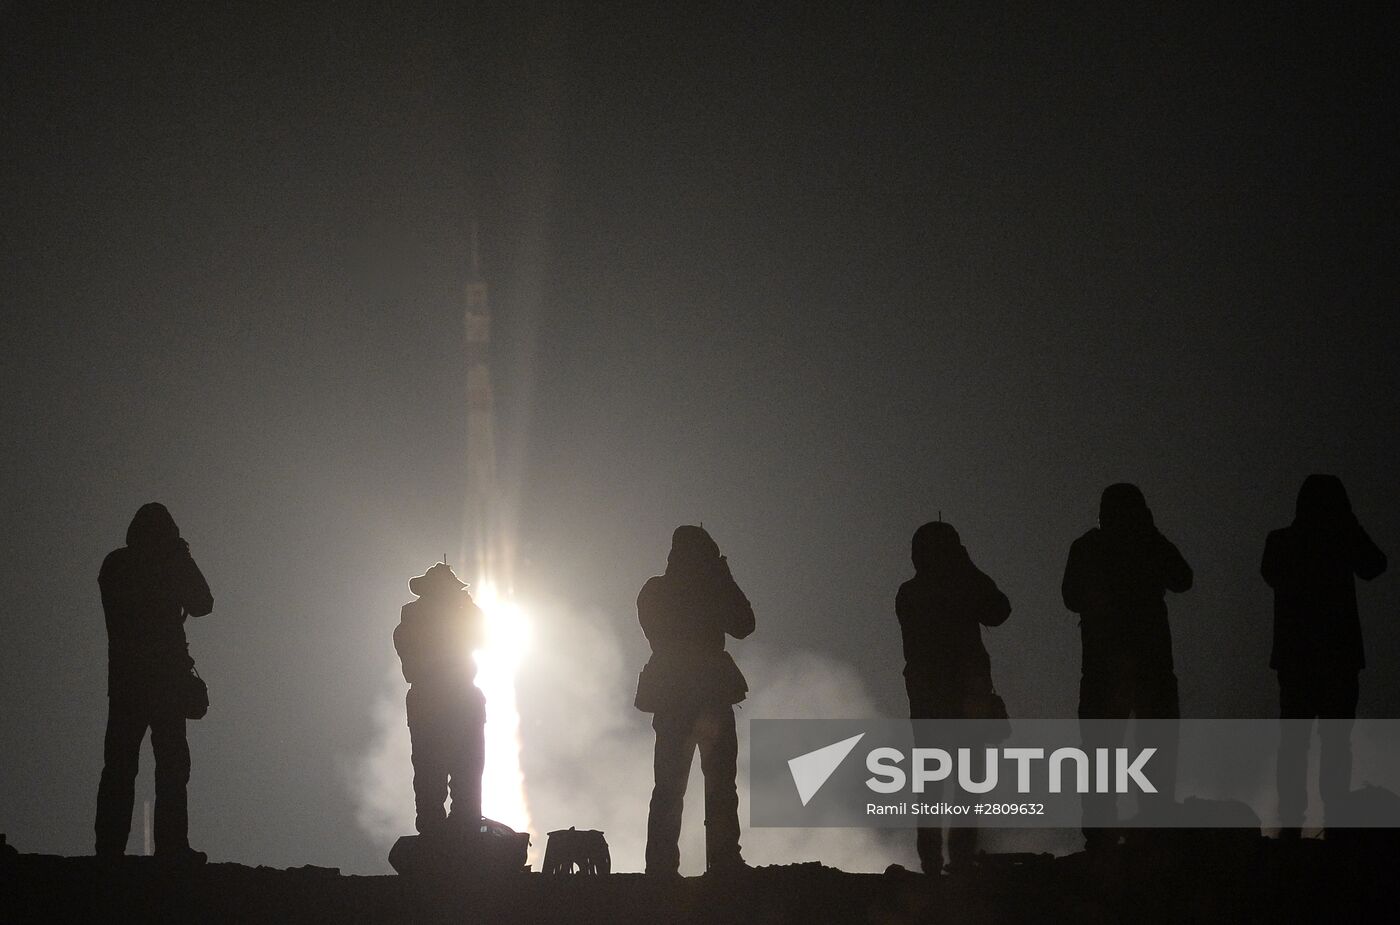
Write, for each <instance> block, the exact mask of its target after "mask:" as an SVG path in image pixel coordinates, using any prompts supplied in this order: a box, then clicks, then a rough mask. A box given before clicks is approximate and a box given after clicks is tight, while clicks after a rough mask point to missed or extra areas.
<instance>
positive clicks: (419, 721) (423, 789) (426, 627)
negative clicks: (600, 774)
mask: <svg viewBox="0 0 1400 925" xmlns="http://www.w3.org/2000/svg"><path fill="white" fill-rule="evenodd" d="M408 588H409V590H410V591H412V592H413V593H414V594H416V595H418V599H417V600H415V601H410V602H409V603H407V604H405V605H404V606H403V611H402V615H401V618H400V620H399V625H398V626H397V627H396V628H395V629H394V649H395V650H396V651H397V652H398V654H399V661H400V663H401V664H402V667H403V678H404V680H405V681H407V682H408V683H409V685H410V687H409V689H408V695H407V697H406V698H405V707H406V709H407V712H408V731H409V735H410V737H411V738H412V742H413V799H414V804H415V807H416V809H417V818H416V820H415V821H416V826H417V829H418V832H419V833H420V834H421V835H424V836H438V835H444V834H448V833H452V834H461V835H466V834H475V832H476V829H477V827H478V826H479V825H480V823H481V775H482V771H483V770H484V769H485V767H486V698H485V697H484V696H483V695H482V693H481V691H480V690H479V689H478V688H477V686H476V661H475V660H474V659H473V658H472V652H473V651H475V650H476V649H478V648H480V646H481V641H482V633H483V632H484V629H485V625H484V624H485V616H484V615H483V614H482V612H481V609H480V608H479V607H477V606H476V604H475V603H474V602H473V601H472V598H471V595H470V594H468V593H467V586H466V584H465V583H464V582H462V581H460V580H459V579H458V578H457V576H456V574H454V573H453V571H452V569H451V568H449V567H448V565H447V564H446V563H445V562H439V563H438V564H436V565H434V566H433V567H432V568H430V569H428V571H427V572H425V573H424V574H422V575H419V576H418V577H416V578H413V579H410V580H409V582H408ZM449 793H450V795H451V797H452V812H451V815H450V816H449V815H448V813H447V811H446V809H445V808H444V803H445V801H446V800H447V798H448V795H449Z"/></svg>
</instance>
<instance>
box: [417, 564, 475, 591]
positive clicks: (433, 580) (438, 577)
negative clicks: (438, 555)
mask: <svg viewBox="0 0 1400 925" xmlns="http://www.w3.org/2000/svg"><path fill="white" fill-rule="evenodd" d="M466 587H467V583H466V582H465V581H462V580H461V579H460V578H458V577H457V573H456V572H454V571H452V567H451V566H450V565H448V564H447V563H446V562H439V563H437V564H436V565H434V566H433V567H432V568H430V569H428V570H427V571H426V572H424V573H423V574H421V575H419V576H417V577H415V578H410V579H409V580H408V590H409V591H412V592H413V593H414V594H416V595H417V596H419V597H423V596H424V595H425V594H433V593H435V592H438V591H463V590H465V589H466Z"/></svg>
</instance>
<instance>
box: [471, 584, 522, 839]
mask: <svg viewBox="0 0 1400 925" xmlns="http://www.w3.org/2000/svg"><path fill="white" fill-rule="evenodd" d="M473 597H474V599H475V600H476V603H477V606H478V607H480V608H481V610H482V613H484V614H485V615H486V632H485V643H484V645H483V646H482V648H480V649H478V650H477V651H476V652H474V653H473V658H474V659H475V660H476V667H477V675H476V684H477V687H479V688H480V689H481V692H482V693H483V694H484V695H485V696H486V771H485V774H484V775H483V776H482V782H481V798H482V800H481V805H482V812H483V813H485V815H486V816H487V817H489V818H491V819H498V820H500V821H501V822H504V823H505V824H506V825H509V826H511V827H512V828H514V829H516V830H517V831H522V832H523V831H528V830H529V828H530V811H529V806H528V803H527V801H526V798H525V775H524V773H523V772H522V771H521V768H520V711H519V708H518V706H517V703H516V692H515V675H516V671H517V670H518V669H519V667H520V663H521V661H522V660H523V659H524V657H525V653H526V651H527V650H528V649H529V646H530V623H529V619H528V617H527V616H526V614H525V612H524V610H523V609H522V608H521V607H520V605H519V604H518V603H517V602H516V601H515V600H513V599H512V598H511V597H510V596H509V595H507V594H502V593H501V592H500V591H499V589H497V587H496V586H495V584H494V583H492V582H491V580H490V579H482V580H480V581H479V582H478V583H477V584H476V586H475V587H474V588H473Z"/></svg>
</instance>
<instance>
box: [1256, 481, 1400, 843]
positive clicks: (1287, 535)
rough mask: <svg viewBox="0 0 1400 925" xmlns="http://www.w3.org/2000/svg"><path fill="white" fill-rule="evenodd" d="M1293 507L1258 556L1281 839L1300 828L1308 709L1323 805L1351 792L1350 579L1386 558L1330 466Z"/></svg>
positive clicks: (1354, 621)
mask: <svg viewBox="0 0 1400 925" xmlns="http://www.w3.org/2000/svg"><path fill="white" fill-rule="evenodd" d="M1295 510H1296V513H1295V516H1294V518H1293V523H1291V524H1289V525H1288V526H1286V527H1281V528H1279V529H1278V530H1274V531H1273V532H1272V533H1270V534H1269V536H1268V539H1267V540H1266V541H1265V544H1264V558H1263V561H1262V562H1261V563H1260V572H1261V573H1262V574H1263V576H1264V580H1265V581H1266V582H1268V584H1269V587H1271V588H1273V590H1274V645H1273V653H1272V655H1271V656H1270V659H1269V667H1270V668H1273V669H1274V670H1275V671H1277V672H1278V687H1279V715H1280V716H1281V717H1282V718H1283V719H1284V720H1285V721H1289V720H1292V721H1293V722H1284V723H1283V728H1282V732H1281V737H1280V741H1279V751H1278V764H1277V769H1276V773H1277V782H1278V802H1279V817H1280V822H1281V823H1282V827H1281V829H1280V831H1279V837H1280V838H1281V839H1283V840H1285V841H1293V840H1296V839H1298V838H1300V837H1301V836H1302V825H1303V816H1304V813H1305V812H1306V810H1307V805H1308V745H1309V740H1310V739H1311V737H1312V735H1311V727H1312V721H1313V720H1314V719H1317V720H1319V722H1318V737H1319V738H1320V739H1321V740H1322V755H1321V761H1320V762H1319V765H1320V766H1319V772H1318V773H1319V781H1318V789H1319V791H1320V795H1321V797H1322V802H1323V810H1324V812H1325V811H1326V809H1327V804H1328V803H1329V802H1330V803H1331V804H1332V806H1333V808H1334V809H1335V808H1336V806H1337V805H1338V803H1339V802H1340V801H1341V800H1343V799H1345V798H1346V797H1347V795H1348V794H1349V793H1350V792H1351V729H1352V720H1354V719H1355V718H1356V704H1357V700H1358V699H1359V695H1360V684H1359V680H1358V679H1359V676H1360V672H1361V669H1362V668H1364V667H1365V666H1366V655H1365V650H1364V648H1363V647H1362V644H1361V619H1360V617H1359V615H1358V613H1357V607H1356V579H1357V578H1360V579H1361V580H1363V581H1370V580H1372V579H1373V578H1376V577H1378V576H1379V575H1380V574H1381V573H1383V572H1384V571H1385V567H1386V558H1385V553H1383V552H1381V550H1380V548H1379V547H1378V546H1376V544H1375V542H1374V541H1372V539H1371V537H1370V536H1369V535H1367V533H1366V531H1365V530H1364V529H1362V527H1361V524H1360V523H1359V522H1358V521H1357V519H1356V514H1355V513H1354V512H1353V511H1352V507H1351V499H1350V498H1349V497H1348V496H1347V490H1346V488H1345V486H1343V485H1342V480H1341V479H1339V478H1337V477H1336V476H1335V475H1323V474H1320V473H1317V474H1313V475H1310V476H1308V477H1307V478H1306V479H1304V480H1303V486H1302V488H1300V489H1299V490H1298V501H1297V506H1296V509H1295ZM1299 721H1301V722H1299ZM1324 821H1325V820H1324Z"/></svg>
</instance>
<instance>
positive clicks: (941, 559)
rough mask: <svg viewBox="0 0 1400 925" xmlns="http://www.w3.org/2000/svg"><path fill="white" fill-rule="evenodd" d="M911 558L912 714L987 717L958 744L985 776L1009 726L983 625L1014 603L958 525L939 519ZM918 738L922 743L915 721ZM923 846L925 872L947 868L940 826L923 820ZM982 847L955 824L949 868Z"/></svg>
mask: <svg viewBox="0 0 1400 925" xmlns="http://www.w3.org/2000/svg"><path fill="white" fill-rule="evenodd" d="M912 558H913V560H914V577H913V578H911V579H909V580H908V581H906V582H905V583H904V584H902V585H900V586H899V593H898V594H897V595H896V596H895V604H894V609H895V615H896V616H898V617H899V630H900V635H901V637H902V638H903V641H904V687H905V690H906V691H907V692H908V694H909V717H910V718H911V719H914V720H920V719H964V720H982V721H984V724H983V725H982V726H980V727H979V731H980V734H978V735H973V736H972V737H971V739H972V740H970V741H966V742H959V743H955V744H956V745H960V746H966V747H971V748H972V755H973V756H974V758H973V760H974V764H975V770H974V774H975V775H979V776H980V774H981V773H982V770H983V765H984V764H985V752H984V750H983V749H982V748H979V747H978V746H985V745H987V744H991V743H995V742H1000V741H1002V740H1003V739H1005V738H1006V736H1007V735H1008V734H1009V732H1010V723H1009V722H1008V719H1007V715H1006V705H1005V704H1004V703H1003V702H1002V699H1001V697H1000V696H999V695H998V694H997V692H996V690H995V689H994V687H993V686H992V663H991V659H990V658H989V657H988V655H987V647H986V646H985V645H984V644H983V642H982V627H984V626H1000V625H1001V624H1003V623H1005V622H1006V618H1007V617H1009V616H1010V615H1011V602H1010V601H1009V600H1007V598H1006V595H1005V594H1003V593H1002V592H1001V590H1000V589H999V588H997V586H996V582H994V581H992V579H991V578H989V577H988V576H987V574H986V573H985V572H983V571H982V570H981V569H979V568H978V567H977V566H976V565H975V564H973V561H972V557H971V556H969V555H968V552H967V548H966V547H964V546H963V544H962V539H961V538H960V537H959V536H958V531H957V530H955V529H953V526H952V524H946V523H943V522H942V521H938V522H936V523H927V524H924V525H923V526H922V527H920V528H919V529H918V530H916V531H915V532H914V540H913V543H912ZM915 741H916V742H919V735H918V727H917V725H916V727H915ZM919 744H921V745H922V744H924V743H922V742H919ZM929 744H930V745H932V744H935V743H929ZM938 744H945V745H946V744H947V743H938ZM917 846H918V851H919V863H920V866H921V867H922V868H923V871H924V873H926V874H937V873H938V872H939V871H941V870H942V869H943V829H942V827H941V826H921V827H920V828H919V830H918V836H917ZM976 847H977V829H976V828H975V827H968V826H955V827H953V828H952V829H950V831H949V833H948V864H949V867H950V868H958V867H965V866H966V865H968V864H969V863H971V861H972V858H973V852H974V850H975V849H976Z"/></svg>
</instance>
